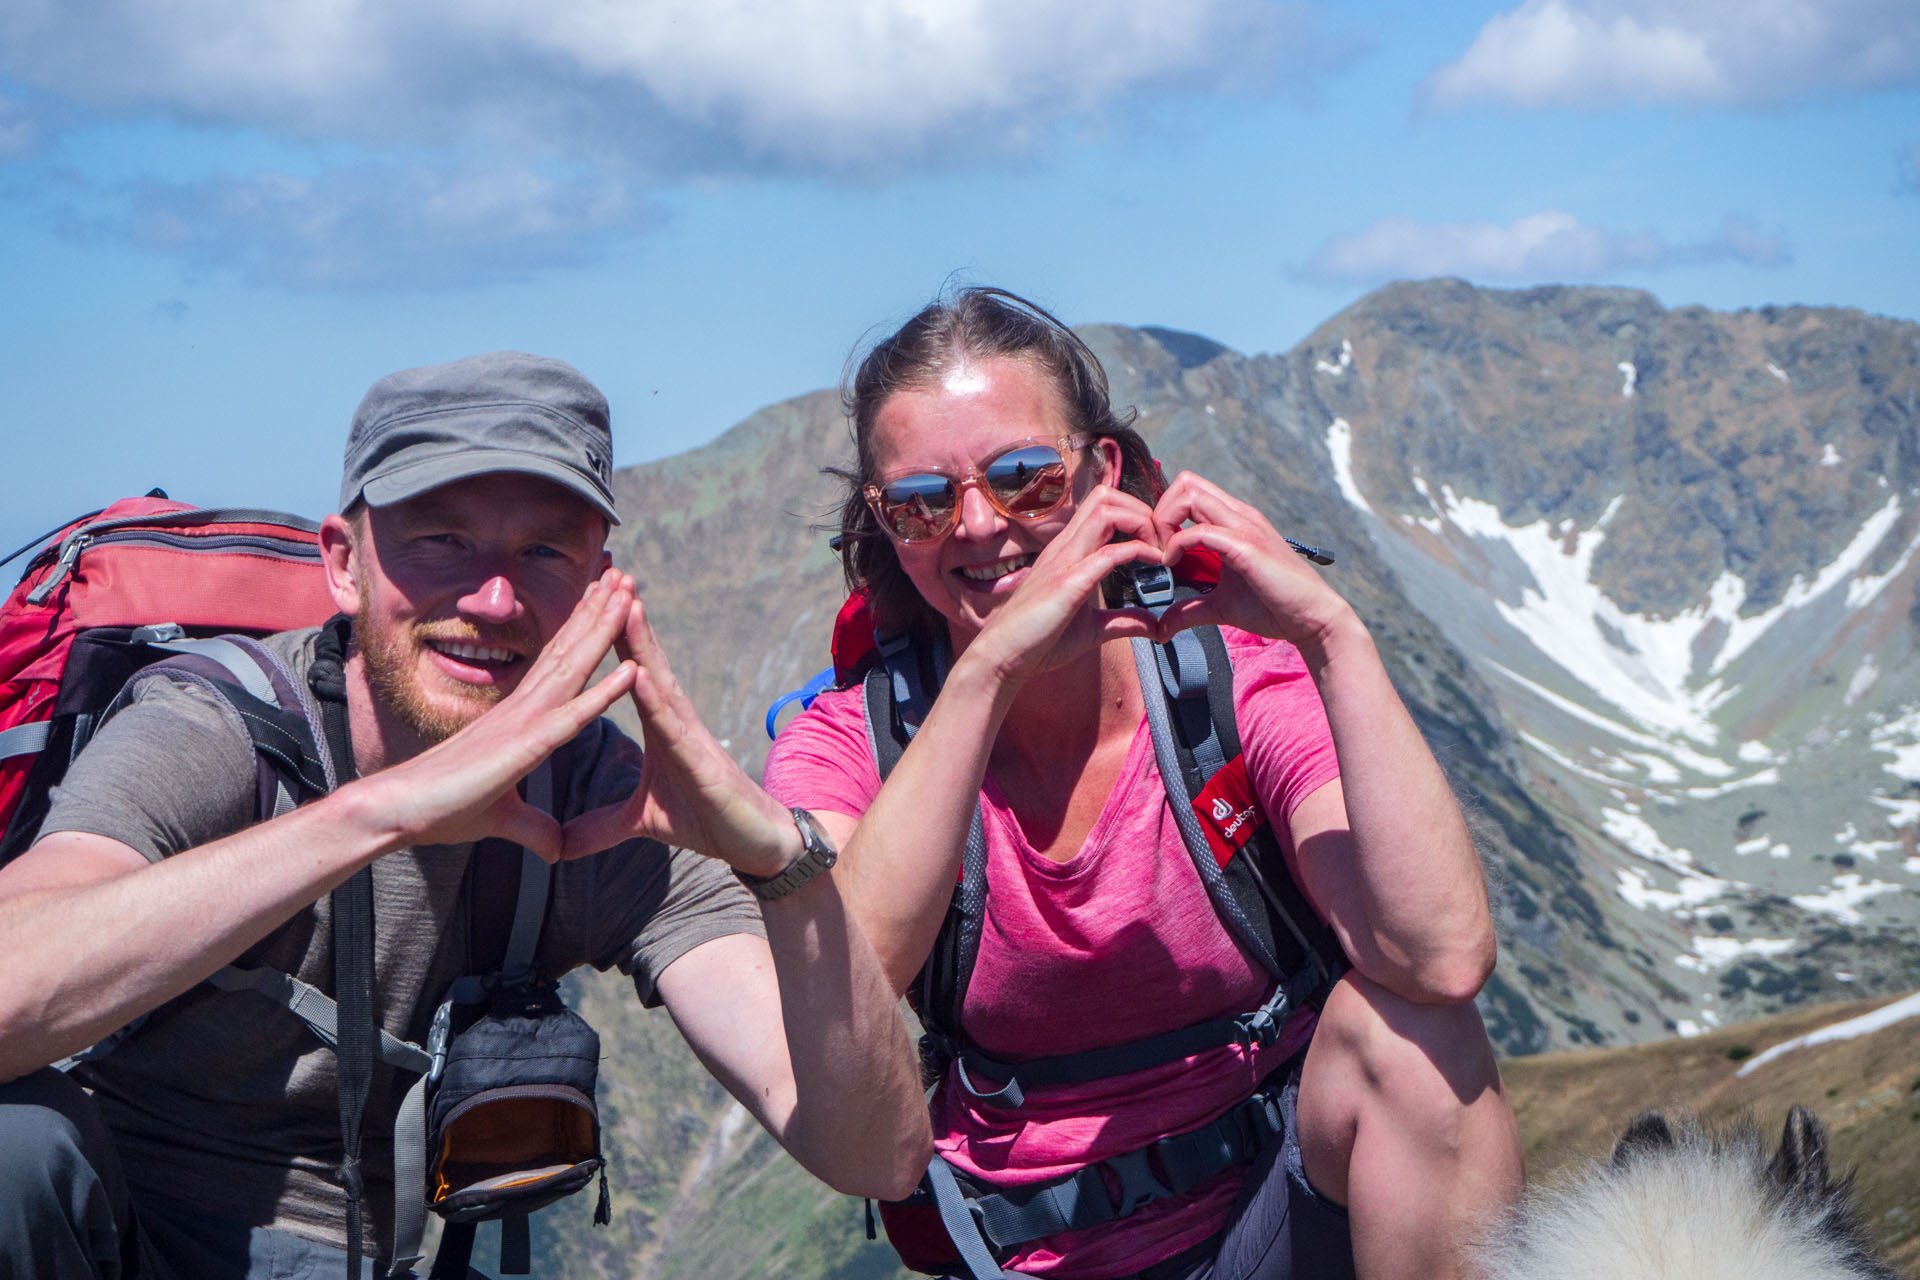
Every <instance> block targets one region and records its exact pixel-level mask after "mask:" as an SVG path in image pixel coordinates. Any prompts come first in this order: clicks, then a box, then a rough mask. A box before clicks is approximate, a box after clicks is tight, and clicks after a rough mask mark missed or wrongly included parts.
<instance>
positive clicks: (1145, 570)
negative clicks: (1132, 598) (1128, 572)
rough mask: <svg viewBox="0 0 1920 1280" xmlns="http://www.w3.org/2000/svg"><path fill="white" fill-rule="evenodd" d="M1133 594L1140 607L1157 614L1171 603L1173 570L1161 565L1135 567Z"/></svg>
mask: <svg viewBox="0 0 1920 1280" xmlns="http://www.w3.org/2000/svg"><path fill="white" fill-rule="evenodd" d="M1133 593H1134V594H1135V595H1136V596H1138V597H1140V603H1141V604H1142V605H1144V606H1145V607H1147V608H1149V609H1151V610H1153V611H1154V612H1155V613H1159V612H1160V611H1161V610H1162V609H1164V608H1166V607H1167V606H1168V605H1170V604H1172V603H1173V570H1171V569H1169V568H1167V566H1165V565H1163V564H1152V565H1148V564H1143V565H1136V566H1135V567H1134V570H1133Z"/></svg>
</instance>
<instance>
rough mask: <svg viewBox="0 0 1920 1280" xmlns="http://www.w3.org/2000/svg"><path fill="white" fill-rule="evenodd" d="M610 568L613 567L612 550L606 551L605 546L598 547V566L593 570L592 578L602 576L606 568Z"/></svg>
mask: <svg viewBox="0 0 1920 1280" xmlns="http://www.w3.org/2000/svg"><path fill="white" fill-rule="evenodd" d="M611 568H613V552H611V551H608V550H607V549H606V548H605V547H602V548H601V549H600V567H599V568H597V569H595V570H594V571H593V576H594V578H595V579H596V580H598V579H599V578H601V577H604V576H605V574H606V572H607V570H609V569H611Z"/></svg>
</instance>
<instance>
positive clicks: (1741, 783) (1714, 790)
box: [1687, 766, 1780, 800]
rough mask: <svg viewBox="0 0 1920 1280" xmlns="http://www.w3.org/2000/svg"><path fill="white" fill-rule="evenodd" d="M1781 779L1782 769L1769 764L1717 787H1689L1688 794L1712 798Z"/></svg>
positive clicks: (1706, 798) (1768, 785)
mask: <svg viewBox="0 0 1920 1280" xmlns="http://www.w3.org/2000/svg"><path fill="white" fill-rule="evenodd" d="M1779 781H1780V771H1779V770H1778V769H1775V768H1773V767H1771V766H1769V767H1767V768H1765V769H1762V770H1761V771H1760V772H1758V773H1755V774H1749V775H1748V776H1747V777H1744V778H1735V779H1734V780H1733V781H1732V782H1723V783H1721V784H1720V785H1719V786H1717V787H1688V788H1687V794H1688V795H1689V796H1692V797H1693V798H1694V799H1695V800H1712V799H1713V798H1715V797H1716V796H1723V795H1726V794H1727V793H1728V792H1729V791H1739V790H1741V789H1743V788H1745V787H1771V786H1773V785H1774V784H1775V783H1777V782H1779Z"/></svg>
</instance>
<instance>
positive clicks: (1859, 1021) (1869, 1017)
mask: <svg viewBox="0 0 1920 1280" xmlns="http://www.w3.org/2000/svg"><path fill="white" fill-rule="evenodd" d="M1913 1017H1920V992H1915V993H1914V994H1913V995H1910V996H1908V997H1906V998H1905V999H1904V1000H1895V1001H1894V1002H1893V1003H1892V1004H1889V1005H1883V1006H1882V1007H1880V1008H1878V1009H1875V1010H1874V1011H1873V1012H1871V1013H1863V1014H1861V1015H1860V1016H1859V1017H1857V1018H1848V1019H1847V1020H1846V1021H1845V1022H1835V1023H1832V1024H1830V1025H1828V1026H1824V1027H1821V1028H1820V1029H1819V1030H1818V1031H1809V1032H1807V1034H1806V1035H1803V1036H1795V1037H1794V1038H1793V1039H1791V1040H1782V1041H1781V1042H1780V1043H1779V1044H1776V1045H1774V1046H1773V1047H1772V1048H1771V1049H1768V1050H1767V1051H1766V1052H1764V1053H1758V1054H1755V1055H1754V1056H1753V1057H1751V1058H1749V1059H1747V1060H1746V1061H1745V1062H1743V1063H1741V1064H1740V1069H1739V1070H1738V1071H1736V1072H1734V1074H1735V1075H1737V1076H1744V1075H1746V1074H1748V1073H1749V1072H1751V1071H1754V1070H1756V1069H1758V1068H1759V1067H1761V1066H1764V1065H1765V1064H1766V1063H1769V1062H1772V1061H1773V1060H1774V1059H1775V1058H1777V1057H1779V1056H1780V1055H1781V1054H1784V1053H1792V1052H1793V1051H1794V1050H1795V1049H1804V1048H1806V1047H1807V1046H1808V1045H1815V1044H1828V1043H1831V1042H1833V1041H1835V1040H1854V1039H1858V1038H1859V1037H1860V1036H1864V1035H1871V1034H1872V1033H1873V1032H1875V1031H1878V1030H1880V1029H1881V1028H1883V1027H1890V1026H1892V1025H1893V1024H1894V1023H1896V1022H1904V1021H1906V1020H1907V1019H1908V1018H1913Z"/></svg>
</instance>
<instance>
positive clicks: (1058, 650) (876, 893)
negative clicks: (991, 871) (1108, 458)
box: [785, 486, 1160, 992]
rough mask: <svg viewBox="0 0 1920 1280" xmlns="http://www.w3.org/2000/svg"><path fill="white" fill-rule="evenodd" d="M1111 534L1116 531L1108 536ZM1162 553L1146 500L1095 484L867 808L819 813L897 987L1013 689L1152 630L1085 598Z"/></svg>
mask: <svg viewBox="0 0 1920 1280" xmlns="http://www.w3.org/2000/svg"><path fill="white" fill-rule="evenodd" d="M1116 534H1118V535H1121V536H1122V538H1123V540H1122V541H1119V542H1115V541H1113V539H1114V537H1115V535H1116ZM1159 556H1160V553H1159V549H1158V547H1157V545H1156V544H1155V529H1154V525H1153V519H1152V513H1151V512H1150V511H1149V510H1148V509H1147V507H1146V506H1145V504H1143V503H1141V502H1139V501H1137V500H1136V499H1133V498H1131V497H1128V496H1127V495H1126V494H1124V493H1120V492H1118V491H1117V490H1113V489H1110V488H1106V487H1105V486H1100V487H1096V488H1095V489H1094V490H1093V491H1092V492H1091V493H1089V494H1088V496H1087V497H1086V498H1085V499H1084V500H1083V501H1082V502H1081V503H1080V505H1079V508H1078V510H1077V511H1076V512H1075V513H1074V516H1073V519H1072V520H1071V521H1069V522H1068V524H1067V526H1066V527H1065V528H1064V529H1062V530H1061V531H1060V533H1059V534H1058V535H1057V536H1056V537H1055V538H1054V539H1053V540H1052V541H1051V542H1049V543H1048V544H1047V546H1046V547H1045V548H1044V549H1043V550H1042V551H1041V553H1040V554H1039V556H1038V557H1037V558H1036V559H1035V561H1034V563H1033V565H1032V566H1031V567H1030V568H1029V569H1028V570H1027V571H1026V573H1027V576H1026V578H1025V580H1024V581H1022V582H1021V584H1020V586H1019V588H1018V589H1017V590H1015V591H1014V593H1013V594H1012V595H1011V596H1010V597H1008V599H1007V600H1006V601H1005V602H1004V603H1002V604H1000V605H999V606H998V607H996V609H995V610H994V612H993V614H992V616H991V617H990V618H989V620H988V622H987V625H986V626H985V627H984V628H982V630H981V631H980V633H979V635H977V636H975V637H974V638H973V640H972V642H971V643H969V644H967V645H966V646H965V648H963V649H962V650H961V652H960V653H959V655H958V656H957V657H956V658H955V660H954V664H953V667H952V669H951V671H950V672H949V673H948V675H947V679H946V683H945V684H944V686H943V687H942V688H941V690H940V694H939V696H938V697H937V698H936V699H935V700H934V704H933V707H932V709H931V710H930V711H929V712H928V713H927V717H926V720H925V721H924V722H923V723H922V724H921V726H920V728H919V730H918V732H916V733H915V735H914V738H913V741H912V742H911V743H910V744H909V745H908V747H907V749H906V751H905V752H904V753H903V754H902V755H901V757H900V760H899V762H898V763H897V764H896V765H895V766H894V769H893V772H892V773H891V774H890V775H889V776H888V778H887V779H886V781H885V783H884V785H882V786H881V788H880V791H879V794H878V795H876V796H875V797H874V799H873V802H872V804H871V805H870V806H869V807H868V808H867V810H866V812H865V814H863V815H862V816H861V817H860V818H859V819H858V820H857V823H856V821H855V820H854V819H851V818H848V817H846V816H844V815H841V814H826V815H822V821H823V822H824V823H825V824H826V829H827V831H828V833H829V834H830V835H832V836H833V837H834V838H835V839H836V840H837V841H839V843H840V845H841V855H840V865H839V867H838V868H836V871H835V876H836V878H837V879H838V881H839V884H840V888H841V892H842V893H844V894H845V896H846V902H847V907H848V910H849V911H850V912H851V913H852V914H853V916H854V918H855V919H857V920H858V921H859V922H860V925H861V927H862V929H863V930H864V931H865V933H866V935H867V937H868V938H869V939H870V940H871V941H872V944H873V947H874V950H875V952H876V953H878V955H879V958H880V963H881V965H882V967H883V969H884V970H885V972H886V974H887V978H888V981H889V982H890V983H891V984H892V986H893V989H894V991H895V992H903V991H905V990H906V989H907V986H908V984H909V983H911V982H912V981H913V975H914V974H915V972H917V971H918V970H919V968H920V964H921V962H922V961H924V960H925V959H926V957H927V953H928V952H929V951H930V950H932V948H933V943H934V939H935V938H936V937H937V936H938V934H939V932H940V923H941V921H942V920H943V919H944V918H945V915H946V911H947V904H948V902H949V901H950V899H951V898H952V896H953V886H954V882H955V880H956V878H957V877H958V875H959V871H960V857H961V852H962V850H963V848H964V846H965V844H966V839H967V829H968V827H969V826H970V825H971V823H972V821H973V812H974V807H975V805H976V804H977V802H978V799H979V795H980V786H981V781H982V779H983V778H984V777H985V776H986V769H987V760H988V757H989V756H990V755H991V753H992V751H993V746H994V741H995V739H996V738H997V737H998V736H999V734H1000V730H1001V726H1002V725H1003V723H1004V722H1005V719H1006V716H1007V713H1008V710H1009V709H1010V708H1011V707H1012V705H1013V702H1014V699H1015V697H1016V696H1017V695H1018V693H1019V691H1020V689H1021V688H1022V686H1023V685H1024V684H1025V683H1026V682H1027V681H1028V680H1029V679H1030V678H1032V677H1033V676H1035V675H1037V674H1039V673H1042V672H1045V671H1049V670H1054V669H1057V668H1059V667H1061V666H1063V665H1064V664H1066V663H1068V662H1071V661H1073V660H1075V659H1076V658H1080V657H1089V658H1090V657H1092V656H1094V654H1095V652H1096V651H1097V649H1098V647H1099V645H1100V644H1101V643H1102V642H1103V641H1106V640H1110V639H1117V638H1121V637H1125V636H1133V635H1147V634H1149V633H1150V632H1151V628H1152V619H1151V617H1150V616H1149V615H1147V614H1146V613H1145V612H1144V611H1142V610H1107V609H1100V608H1097V607H1089V605H1088V602H1089V601H1092V602H1094V603H1095V605H1097V602H1098V600H1099V594H1098V593H1099V588H1100V582H1101V580H1102V579H1103V578H1105V577H1106V575H1107V574H1108V573H1109V572H1111V571H1112V570H1113V569H1114V568H1116V567H1117V566H1119V565H1122V564H1125V563H1127V562H1129V561H1133V560H1146V561H1149V562H1158V560H1159ZM1097 710H1098V709H1097V708H1096V707H1089V708H1087V714H1088V715H1089V716H1093V715H1096V714H1097ZM785 798H787V799H789V800H792V801H793V802H794V803H801V802H802V801H801V800H800V799H797V798H795V797H792V796H788V797H785Z"/></svg>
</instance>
